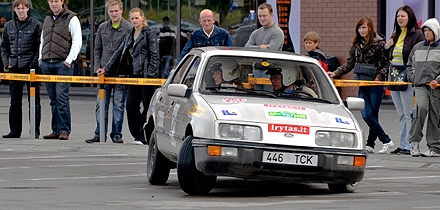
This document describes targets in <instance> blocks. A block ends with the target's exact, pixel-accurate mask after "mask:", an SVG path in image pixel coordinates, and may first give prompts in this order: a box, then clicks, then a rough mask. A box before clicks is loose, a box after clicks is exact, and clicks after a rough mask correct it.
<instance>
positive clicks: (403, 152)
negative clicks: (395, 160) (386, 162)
mask: <svg viewBox="0 0 440 210" xmlns="http://www.w3.org/2000/svg"><path fill="white" fill-rule="evenodd" d="M397 154H398V155H411V152H410V151H409V150H407V149H402V150H401V151H400V152H399V153H397Z"/></svg>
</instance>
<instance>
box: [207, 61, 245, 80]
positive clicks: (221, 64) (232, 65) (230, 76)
mask: <svg viewBox="0 0 440 210" xmlns="http://www.w3.org/2000/svg"><path fill="white" fill-rule="evenodd" d="M209 71H212V72H215V71H222V78H223V81H225V82H230V81H233V80H235V79H237V78H238V77H239V72H238V63H237V61H234V60H233V61H231V60H221V61H216V62H214V63H213V64H211V67H210V68H209Z"/></svg>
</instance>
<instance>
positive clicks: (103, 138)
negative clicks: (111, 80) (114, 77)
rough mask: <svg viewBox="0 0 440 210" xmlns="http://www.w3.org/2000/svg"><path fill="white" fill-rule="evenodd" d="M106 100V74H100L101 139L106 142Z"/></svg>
mask: <svg viewBox="0 0 440 210" xmlns="http://www.w3.org/2000/svg"><path fill="white" fill-rule="evenodd" d="M104 100H105V90H104V74H101V75H99V141H100V142H105V127H104V126H107V125H106V123H105V119H104V114H105V113H104V112H105V107H104Z"/></svg>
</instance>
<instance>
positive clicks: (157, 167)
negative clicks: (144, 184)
mask: <svg viewBox="0 0 440 210" xmlns="http://www.w3.org/2000/svg"><path fill="white" fill-rule="evenodd" d="M170 165H171V164H170V160H168V159H167V158H166V157H165V156H164V155H163V154H162V153H161V152H160V151H159V149H158V148H157V137H156V132H155V131H153V132H152V133H151V137H150V142H149V144H148V157H147V178H148V182H150V184H152V185H163V184H165V183H167V180H168V176H169V175H170Z"/></svg>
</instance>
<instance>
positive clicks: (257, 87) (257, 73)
mask: <svg viewBox="0 0 440 210" xmlns="http://www.w3.org/2000/svg"><path fill="white" fill-rule="evenodd" d="M269 77H270V76H269V75H266V70H254V78H269ZM254 90H266V91H272V90H273V88H272V86H271V85H254Z"/></svg>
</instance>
